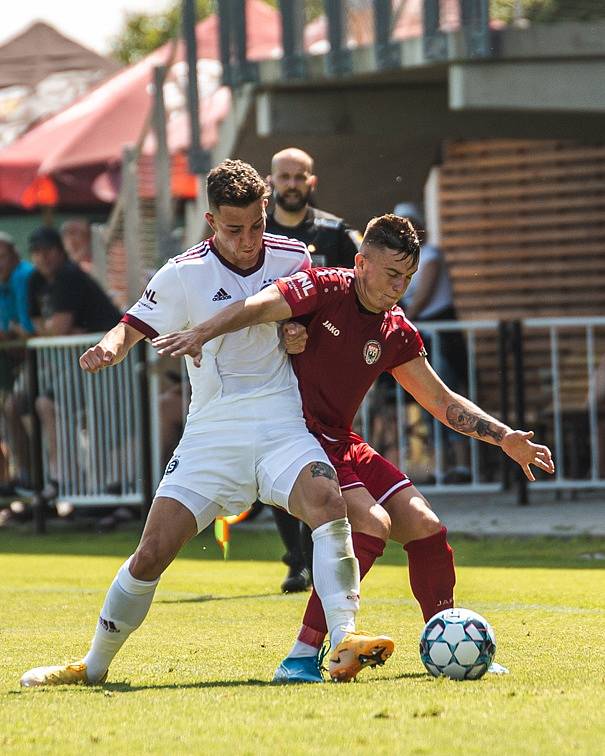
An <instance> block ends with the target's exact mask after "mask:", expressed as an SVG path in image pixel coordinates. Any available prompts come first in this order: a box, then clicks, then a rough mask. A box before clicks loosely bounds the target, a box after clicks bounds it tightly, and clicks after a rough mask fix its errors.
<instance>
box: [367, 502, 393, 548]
mask: <svg viewBox="0 0 605 756" xmlns="http://www.w3.org/2000/svg"><path fill="white" fill-rule="evenodd" d="M370 516H371V532H369V535H373V536H374V537H375V538H380V539H381V540H382V541H388V540H389V536H390V535H391V518H390V517H389V513H388V512H387V511H386V510H385V509H383V508H382V507H381V506H378V505H377V506H375V507H372V510H371V512H370Z"/></svg>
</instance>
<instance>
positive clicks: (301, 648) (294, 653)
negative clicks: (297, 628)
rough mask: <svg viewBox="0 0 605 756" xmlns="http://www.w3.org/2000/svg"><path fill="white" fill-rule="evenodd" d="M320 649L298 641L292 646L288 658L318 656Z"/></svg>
mask: <svg viewBox="0 0 605 756" xmlns="http://www.w3.org/2000/svg"><path fill="white" fill-rule="evenodd" d="M318 651H319V649H318V648H315V646H310V645H309V644H308V643H303V642H302V641H301V640H297V641H296V643H295V644H294V645H293V646H292V649H291V651H290V653H289V654H288V657H289V658H290V659H298V658H299V657H301V656H317V653H318Z"/></svg>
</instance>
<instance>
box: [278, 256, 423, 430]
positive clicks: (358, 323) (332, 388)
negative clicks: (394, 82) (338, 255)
mask: <svg viewBox="0 0 605 756" xmlns="http://www.w3.org/2000/svg"><path fill="white" fill-rule="evenodd" d="M354 281H355V273H354V271H352V270H347V269H344V268H311V269H309V270H306V271H301V272H300V273H296V274H295V275H293V276H291V277H290V278H284V279H281V280H279V281H277V282H276V284H277V286H278V288H279V290H280V292H281V293H282V295H283V296H284V298H285V299H286V301H287V302H288V304H289V305H290V307H291V309H292V314H293V316H294V317H296V318H297V319H299V320H300V321H301V322H302V323H304V325H305V326H306V327H307V331H308V334H309V340H308V341H307V346H306V349H305V351H304V352H303V353H302V354H297V355H295V356H293V358H292V362H293V365H294V370H295V372H296V375H297V377H298V385H299V388H300V392H301V395H302V399H303V409H304V413H305V418H306V420H307V425H308V426H309V428H310V430H312V431H314V432H315V433H324V434H325V435H326V436H329V437H330V438H333V439H339V440H341V439H342V440H345V439H350V438H358V437H357V436H356V434H354V433H353V432H352V429H351V426H352V424H353V419H354V417H355V413H356V412H357V410H358V408H359V405H360V404H361V402H362V400H363V398H364V396H365V395H366V393H367V391H368V389H369V388H370V386H371V385H372V383H373V382H374V381H375V380H376V378H377V377H378V376H379V375H380V373H382V372H384V371H391V370H392V369H393V368H396V367H397V366H398V365H402V364H403V363H404V362H409V361H410V360H413V359H414V358H415V357H418V356H419V355H421V354H424V353H425V352H424V346H423V343H422V338H421V336H420V334H419V333H418V330H417V329H416V327H415V326H414V325H413V324H412V323H410V321H409V320H407V319H406V317H405V315H404V314H403V310H402V309H401V308H400V307H393V308H391V309H390V310H389V311H388V312H379V313H372V312H368V311H367V310H365V309H364V308H363V307H362V305H361V304H360V302H359V300H358V299H357V295H356V293H355V285H354Z"/></svg>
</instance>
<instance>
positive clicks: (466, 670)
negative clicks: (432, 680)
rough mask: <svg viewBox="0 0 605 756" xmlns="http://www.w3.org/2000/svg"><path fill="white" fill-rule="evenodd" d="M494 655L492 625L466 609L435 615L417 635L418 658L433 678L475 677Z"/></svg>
mask: <svg viewBox="0 0 605 756" xmlns="http://www.w3.org/2000/svg"><path fill="white" fill-rule="evenodd" d="M495 654H496V636H495V634H494V631H493V628H492V627H491V625H490V624H489V622H488V621H487V620H486V619H484V618H483V617H482V616H481V615H480V614H477V613H476V612H471V611H470V610H469V609H445V610H444V611H443V612H439V613H438V614H435V616H434V617H431V619H430V620H429V621H428V622H427V623H426V625H425V626H424V630H423V631H422V635H421V636H420V658H421V659H422V663H423V664H424V666H425V667H426V668H427V670H428V671H429V672H430V673H431V675H433V676H434V677H441V676H442V675H443V676H445V677H450V678H452V679H453V680H478V679H479V678H480V677H483V675H484V674H485V673H486V672H487V669H488V667H489V666H490V664H491V663H492V661H493V659H494V656H495Z"/></svg>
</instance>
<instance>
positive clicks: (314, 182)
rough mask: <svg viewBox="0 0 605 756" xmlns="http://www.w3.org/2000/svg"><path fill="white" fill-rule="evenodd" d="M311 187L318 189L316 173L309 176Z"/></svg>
mask: <svg viewBox="0 0 605 756" xmlns="http://www.w3.org/2000/svg"><path fill="white" fill-rule="evenodd" d="M307 183H308V184H309V186H310V187H311V189H317V176H316V175H315V174H313V175H311V176H309V180H308V181H307Z"/></svg>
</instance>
